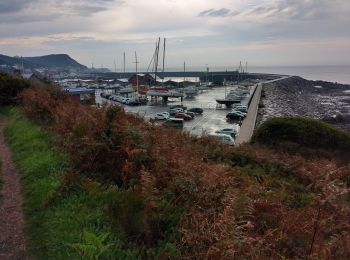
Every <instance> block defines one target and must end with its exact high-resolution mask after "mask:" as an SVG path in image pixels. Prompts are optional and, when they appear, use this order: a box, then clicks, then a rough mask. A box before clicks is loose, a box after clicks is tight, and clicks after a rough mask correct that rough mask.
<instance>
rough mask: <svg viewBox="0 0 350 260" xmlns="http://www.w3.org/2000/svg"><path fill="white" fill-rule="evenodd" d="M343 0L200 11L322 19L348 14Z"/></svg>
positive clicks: (289, 0)
mask: <svg viewBox="0 0 350 260" xmlns="http://www.w3.org/2000/svg"><path fill="white" fill-rule="evenodd" d="M342 5H345V4H344V2H343V1H342V0H333V1H330V0H299V1H295V0H279V1H263V2H262V3H261V4H253V5H247V6H246V7H245V8H243V9H242V10H239V11H231V10H229V9H227V8H221V9H218V10H215V9H208V10H204V11H202V12H200V13H199V14H198V16H201V17H232V16H248V15H257V16H262V17H277V18H291V19H301V20H320V19H324V18H328V17H335V18H337V14H339V13H343V14H346V11H345V10H342V8H341V6H342Z"/></svg>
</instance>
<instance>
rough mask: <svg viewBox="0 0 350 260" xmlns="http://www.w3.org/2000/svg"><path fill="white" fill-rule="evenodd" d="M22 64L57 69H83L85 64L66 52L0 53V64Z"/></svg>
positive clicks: (31, 67)
mask: <svg viewBox="0 0 350 260" xmlns="http://www.w3.org/2000/svg"><path fill="white" fill-rule="evenodd" d="M22 62H23V65H24V67H25V68H30V69H35V68H40V67H44V68H57V69H68V68H73V69H79V70H85V69H87V67H86V66H84V65H82V64H80V63H78V62H77V61H76V60H74V59H72V58H71V57H70V56H69V55H67V54H51V55H45V56H38V57H23V58H20V57H10V56H6V55H2V54H0V64H5V65H8V66H14V65H21V64H22Z"/></svg>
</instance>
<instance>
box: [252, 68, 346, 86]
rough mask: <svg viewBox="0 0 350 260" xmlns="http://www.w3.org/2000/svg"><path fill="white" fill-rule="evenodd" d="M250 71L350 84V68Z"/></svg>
mask: <svg viewBox="0 0 350 260" xmlns="http://www.w3.org/2000/svg"><path fill="white" fill-rule="evenodd" d="M248 71H249V72H261V73H276V74H287V75H297V76H300V77H303V78H305V79H310V80H324V81H330V82H338V83H344V84H350V66H316V67H311V66H305V67H251V68H248Z"/></svg>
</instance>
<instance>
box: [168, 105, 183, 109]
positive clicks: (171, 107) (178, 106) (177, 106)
mask: <svg viewBox="0 0 350 260" xmlns="http://www.w3.org/2000/svg"><path fill="white" fill-rule="evenodd" d="M169 108H170V109H173V108H182V109H183V110H186V109H187V107H185V106H184V105H173V106H170V107H169Z"/></svg>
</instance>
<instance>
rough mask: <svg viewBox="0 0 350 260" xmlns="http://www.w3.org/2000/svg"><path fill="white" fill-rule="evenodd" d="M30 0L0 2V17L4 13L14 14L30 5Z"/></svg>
mask: <svg viewBox="0 0 350 260" xmlns="http://www.w3.org/2000/svg"><path fill="white" fill-rule="evenodd" d="M30 2H31V0H11V1H7V0H5V1H1V2H0V15H1V14H6V13H14V12H18V11H20V10H22V9H23V8H25V7H26V6H28V5H29V4H30Z"/></svg>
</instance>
